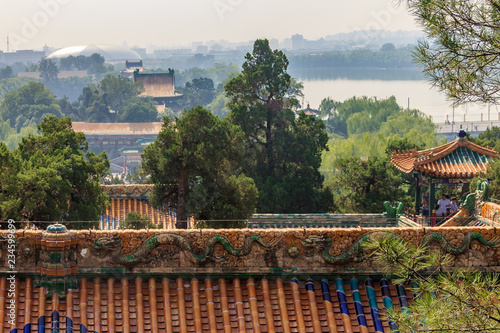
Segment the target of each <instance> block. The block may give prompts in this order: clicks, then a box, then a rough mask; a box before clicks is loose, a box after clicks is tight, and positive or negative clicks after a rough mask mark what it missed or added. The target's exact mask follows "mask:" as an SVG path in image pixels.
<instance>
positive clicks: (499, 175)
mask: <svg viewBox="0 0 500 333" xmlns="http://www.w3.org/2000/svg"><path fill="white" fill-rule="evenodd" d="M478 180H488V194H489V197H490V198H491V199H493V200H495V201H498V200H500V160H498V159H497V160H496V161H492V162H490V163H489V164H488V167H487V169H486V174H484V175H479V176H478V177H476V178H474V179H473V180H472V182H471V184H477V181H478ZM471 191H474V189H473V188H471Z"/></svg>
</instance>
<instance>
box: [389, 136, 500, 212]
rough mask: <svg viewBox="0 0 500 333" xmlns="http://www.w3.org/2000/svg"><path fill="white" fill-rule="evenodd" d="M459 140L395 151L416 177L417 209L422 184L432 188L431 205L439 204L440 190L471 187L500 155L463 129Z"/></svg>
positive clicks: (399, 164)
mask: <svg viewBox="0 0 500 333" xmlns="http://www.w3.org/2000/svg"><path fill="white" fill-rule="evenodd" d="M458 136H459V137H458V139H456V140H454V141H451V142H449V143H447V144H445V145H442V146H439V147H435V148H431V149H426V150H421V151H417V149H416V148H415V149H413V150H410V151H406V152H399V151H398V152H394V153H393V154H392V156H391V161H392V163H393V164H394V165H395V166H396V167H397V168H398V169H399V170H401V171H403V172H404V173H408V174H409V173H412V174H413V176H414V177H415V178H416V193H415V210H416V213H417V214H418V213H419V210H420V206H421V199H422V196H421V193H422V191H421V187H422V186H424V187H427V188H428V189H429V208H430V209H432V207H434V205H435V194H436V190H437V189H457V188H461V189H465V190H466V189H468V187H469V184H470V182H471V180H472V178H474V177H475V176H477V175H479V174H480V173H485V172H486V168H487V166H488V163H490V162H491V161H492V160H493V159H496V158H498V157H499V156H498V153H497V152H496V151H495V150H493V149H491V148H490V147H487V148H484V147H481V146H478V145H476V144H474V143H472V142H470V141H468V140H467V137H466V133H465V131H463V130H461V131H460V133H459V134H458Z"/></svg>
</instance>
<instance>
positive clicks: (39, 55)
mask: <svg viewBox="0 0 500 333" xmlns="http://www.w3.org/2000/svg"><path fill="white" fill-rule="evenodd" d="M44 57H45V51H34V50H18V51H15V52H3V51H0V64H5V65H13V64H15V63H16V62H20V63H23V64H26V65H27V64H38V63H39V62H40V60H42V59H43V58H44Z"/></svg>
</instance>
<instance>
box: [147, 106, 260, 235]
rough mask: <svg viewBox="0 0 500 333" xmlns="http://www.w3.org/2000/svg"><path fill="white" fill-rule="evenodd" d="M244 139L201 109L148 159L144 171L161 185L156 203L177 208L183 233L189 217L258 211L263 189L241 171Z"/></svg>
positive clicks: (168, 126) (168, 132)
mask: <svg viewBox="0 0 500 333" xmlns="http://www.w3.org/2000/svg"><path fill="white" fill-rule="evenodd" d="M241 142H242V134H241V132H240V130H239V128H238V127H237V126H234V125H232V124H230V123H228V122H227V121H225V120H223V119H219V118H217V117H216V116H214V115H213V114H212V113H210V111H208V110H206V109H204V108H202V107H201V106H197V107H195V108H194V109H191V110H189V111H187V110H184V112H183V113H182V118H180V119H179V118H176V119H175V122H172V121H171V120H170V119H169V118H167V117H165V118H164V124H163V128H162V131H161V132H160V133H159V134H158V138H157V139H156V141H155V142H153V143H152V144H151V145H149V146H148V147H146V149H145V150H144V153H143V154H142V158H143V163H142V168H143V170H144V172H145V173H146V174H149V175H150V182H151V183H153V184H155V190H154V193H153V195H152V198H151V199H152V201H153V203H154V204H155V205H157V206H163V205H164V206H168V205H169V203H170V204H171V205H172V206H175V207H176V209H177V219H178V221H179V222H178V225H177V227H178V228H186V227H187V223H186V221H187V217H188V216H191V215H194V216H195V217H196V218H197V219H206V220H210V219H217V220H222V219H230V220H235V219H244V218H248V217H249V216H250V215H252V213H253V212H254V210H255V202H256V196H257V190H256V189H255V185H254V182H253V181H252V179H250V178H248V177H246V176H245V175H243V174H242V173H241V172H240V171H239V170H240V167H241V161H242V156H241V153H242V149H241Z"/></svg>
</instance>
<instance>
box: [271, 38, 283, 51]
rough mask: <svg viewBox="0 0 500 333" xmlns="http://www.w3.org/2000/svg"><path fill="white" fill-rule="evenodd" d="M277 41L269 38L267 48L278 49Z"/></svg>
mask: <svg viewBox="0 0 500 333" xmlns="http://www.w3.org/2000/svg"><path fill="white" fill-rule="evenodd" d="M279 44H280V43H279V40H278V39H276V38H271V39H270V40H269V46H270V47H271V48H272V49H278V48H279Z"/></svg>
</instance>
